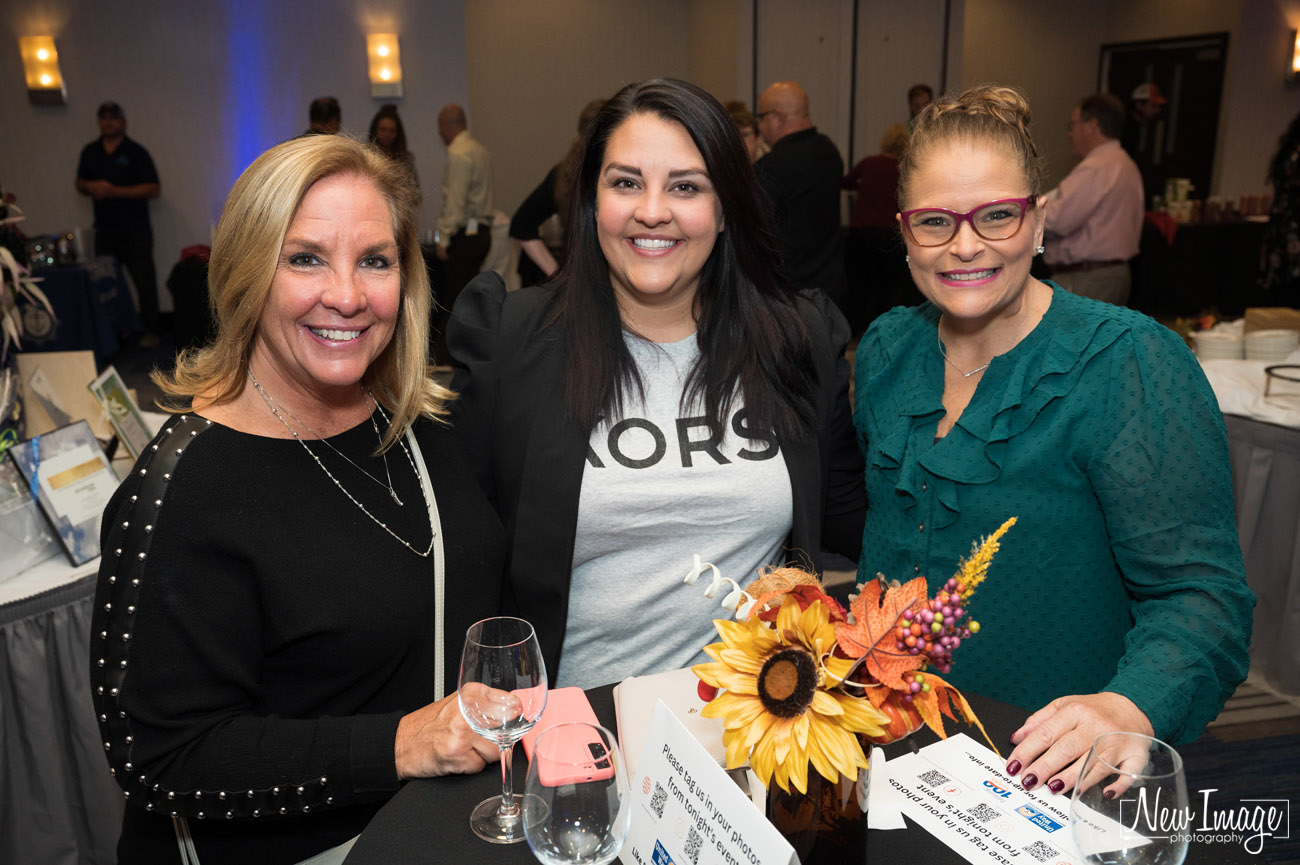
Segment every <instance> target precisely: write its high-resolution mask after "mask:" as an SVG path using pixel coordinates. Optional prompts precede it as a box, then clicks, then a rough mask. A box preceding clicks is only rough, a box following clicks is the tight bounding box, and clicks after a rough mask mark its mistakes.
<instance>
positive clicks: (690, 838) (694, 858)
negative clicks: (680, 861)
mask: <svg viewBox="0 0 1300 865" xmlns="http://www.w3.org/2000/svg"><path fill="white" fill-rule="evenodd" d="M703 844H704V839H703V838H702V837H701V836H700V833H699V832H697V831H695V827H693V826H692V827H691V830H690V831H689V832H687V833H686V858H687V859H690V860H691V865H698V863H699V861H700V847H701V846H703Z"/></svg>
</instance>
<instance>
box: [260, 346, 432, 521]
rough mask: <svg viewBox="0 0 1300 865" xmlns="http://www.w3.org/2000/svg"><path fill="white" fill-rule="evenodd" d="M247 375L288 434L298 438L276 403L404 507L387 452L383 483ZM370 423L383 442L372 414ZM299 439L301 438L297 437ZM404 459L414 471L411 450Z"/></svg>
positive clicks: (372, 402) (367, 393)
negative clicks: (394, 485) (385, 481)
mask: <svg viewBox="0 0 1300 865" xmlns="http://www.w3.org/2000/svg"><path fill="white" fill-rule="evenodd" d="M248 377H249V379H251V380H252V382H253V387H255V388H257V392H258V393H260V394H261V395H262V399H263V401H265V402H266V407H267V408H269V409H270V410H271V414H273V415H275V416H276V417H277V418H279V420H280V423H282V424H284V426H285V429H287V430H289V433H290V434H291V435H292V436H293V437H294V438H295V439H298V438H299V437H298V433H297V431H295V430H294V429H293V428H292V427H290V426H289V424H287V423H285V420H284V418H283V417H281V416H280V412H279V411H277V410H276V408H275V407H276V406H277V405H278V406H280V408H282V409H284V412H285V414H287V415H289V417H291V418H293V422H294V423H296V424H298V426H300V427H302V428H303V429H305V430H306V431H307V432H308V433H309V434H311V435H312V436H314V437H315V439H316V440H317V441H319V442H321V443H322V444H324V445H325V446H326V447H327V448H329V449H330V450H332V451H334V453H336V454H338V455H339V456H341V457H343V459H345V460H347V461H348V462H350V463H352V466H353V468H355V469H356V470H357V471H359V472H361V473H362V474H363V475H365V476H366V477H368V478H370V479H371V480H372V481H374V482H375V483H377V484H379V485H380V486H381V487H383V488H384V489H386V490H388V495H389V496H390V497H391V498H392V500H393V501H395V502H397V506H398V507H399V508H400V507H405V506H406V504H405V502H403V501H402V500H401V499H400V498H399V497H398V495H397V490H395V489H393V473H392V472H391V471H389V469H388V454H387V453H385V454H384V455H383V457H384V474H385V475H387V476H388V483H387V484H385V483H384V482H383V481H381V480H380V479H379V478H377V477H375V476H374V475H372V474H371V473H370V472H368V471H366V470H365V469H363V468H362V467H361V466H359V465H357V463H356V461H355V460H353V459H352V458H351V457H350V456H348V455H347V454H345V453H343V451H341V450H339V449H338V448H336V447H334V445H332V444H330V442H329V439H327V438H326V437H325V436H323V435H321V434H320V433H318V432H316V430H314V429H312V428H311V427H309V426H307V422H306V421H304V420H302V419H301V418H300V417H298V416H297V415H296V414H294V413H293V410H292V409H290V408H289V407H288V406H287V405H285V404H284V403H281V402H280V401H279V400H277V399H275V398H274V397H272V396H271V395H270V394H268V393H267V392H266V391H265V390H263V389H262V384H261V382H259V381H258V380H257V376H255V375H253V373H252V371H251V370H250V371H249V373H248ZM366 396H367V397H369V398H370V402H371V404H372V405H373V406H374V407H375V408H377V409H379V413H380V414H381V415H383V416H384V423H388V422H389V421H388V415H386V414H384V410H383V408H382V407H381V406H380V405H379V401H378V400H376V399H375V397H374V395H373V394H371V393H370V391H368V390H367V391H366ZM370 425H371V426H372V427H373V428H374V430H375V437H376V438H378V439H379V443H380V444H383V441H384V436H383V433H381V432H380V431H379V424H377V423H375V418H374V416H373V414H372V415H371V418H370ZM299 441H301V439H299ZM398 443H399V444H401V445H402V450H404V451H406V443H405V442H403V441H402V440H401V439H398ZM406 459H407V462H409V463H410V464H411V470H412V471H414V470H415V461H414V460H412V459H411V452H410V451H406Z"/></svg>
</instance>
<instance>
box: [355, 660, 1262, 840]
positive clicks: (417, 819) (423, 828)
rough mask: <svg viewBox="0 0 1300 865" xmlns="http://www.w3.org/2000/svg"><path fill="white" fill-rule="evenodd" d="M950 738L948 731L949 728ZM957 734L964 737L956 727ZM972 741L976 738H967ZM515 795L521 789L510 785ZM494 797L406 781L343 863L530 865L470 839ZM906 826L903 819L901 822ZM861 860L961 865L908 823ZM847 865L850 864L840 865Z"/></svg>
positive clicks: (521, 761)
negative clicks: (473, 817) (473, 815)
mask: <svg viewBox="0 0 1300 865" xmlns="http://www.w3.org/2000/svg"><path fill="white" fill-rule="evenodd" d="M587 697H588V699H589V700H590V701H591V705H592V708H593V709H595V710H596V716H597V717H598V718H599V719H600V722H601V723H602V724H604V725H605V726H606V727H608V728H609V729H611V730H614V729H615V724H614V698H613V686H612V685H606V686H603V687H600V688H593V689H592V690H590V691H588V692H587ZM966 697H967V699H968V700H969V701H970V703H971V706H972V707H973V708H974V709H975V712H976V714H978V715H979V718H980V721H982V722H983V724H984V726H985V727H986V728H987V729H988V731H989V735H990V736H992V737H993V741H994V742H997V743H999V747H1000V748H1002V751H1003V756H1005V755H1006V753H1008V752H1009V749H1008V748H1006V747H1004V746H1003V745H1002V743H1005V742H1006V741H1007V739H1008V737H1010V735H1011V734H1012V733H1013V732H1014V731H1015V730H1016V729H1017V728H1019V726H1020V725H1021V724H1022V723H1023V722H1024V720H1025V717H1026V715H1027V713H1026V712H1025V711H1024V710H1023V709H1018V708H1016V707H1015V706H1011V705H1008V704H1007V703H1002V702H999V701H997V700H993V699H991V698H988V697H981V696H979V695H978V694H966ZM948 726H949V728H950V730H951V729H952V728H953V727H954V725H953V724H951V723H949V725H948ZM959 729H965V728H961V727H959ZM972 735H974V736H976V737H978V735H979V734H978V732H972ZM935 741H937V737H936V736H935V735H934V733H932V732H931V731H930V730H929V729H926V728H922V729H921V730H919V731H918V732H917V733H915V734H913V735H912V736H911V737H909V738H908V739H907V740H905V741H903V742H896V743H894V744H892V745H889V746H888V747H887V749H886V753H887V754H888V755H889V756H891V757H892V756H895V755H901V754H903V753H906V752H907V750H908V749H909V748H910V747H912V746H913V745H915V746H917V747H923V746H925V745H929V744H930V743H932V742H935ZM514 774H515V778H516V779H522V778H523V777H524V776H525V774H527V761H526V758H525V756H524V754H523V750H522V749H521V748H516V749H515V770H514ZM515 788H516V791H518V790H519V789H522V785H521V784H520V783H519V781H518V780H516V784H515ZM500 792H501V773H500V771H498V770H497V767H496V766H488V767H487V769H485V770H483V771H482V772H480V773H478V774H476V775H453V776H450V777H445V778H429V779H421V780H416V781H410V782H408V783H407V784H406V786H405V787H403V788H402V790H401V791H400V792H398V794H397V795H396V796H394V797H393V798H392V800H391V801H389V803H388V804H387V805H385V806H384V807H383V808H381V809H380V811H379V813H378V814H376V815H375V817H374V819H373V820H371V821H370V825H369V826H367V827H366V830H365V831H364V832H362V833H361V837H360V838H359V839H357V843H356V844H355V845H354V846H353V848H352V850H351V852H350V853H349V854H348V856H347V858H346V859H345V860H344V865H428V863H432V862H456V863H463V865H480V863H481V865H510V863H519V865H524V863H535V862H536V861H537V860H536V858H535V857H534V856H533V854H532V851H530V850H529V848H528V845H527V844H526V843H523V844H512V845H498V844H489V843H487V842H486V841H481V840H479V838H477V837H476V836H475V835H474V833H473V832H471V831H470V828H469V812H470V811H471V810H472V809H473V807H474V806H475V805H477V804H478V803H479V802H480V801H482V800H483V799H486V798H488V797H489V796H492V795H494V794H499V793H500ZM905 819H907V818H905ZM867 853H868V856H869V859H870V860H874V861H879V862H893V861H898V862H925V863H935V865H943V863H961V862H965V861H966V860H965V859H964V858H962V856H961V855H959V854H958V853H956V852H954V851H953V850H952V849H951V848H949V847H948V846H947V845H945V844H944V843H943V842H942V841H940V840H939V839H938V838H936V837H934V836H933V835H931V834H930V833H929V832H927V831H926V830H924V829H922V828H921V827H919V826H918V825H917V824H916V823H914V822H912V821H911V820H910V819H907V828H906V829H901V830H890V831H885V830H875V829H873V830H871V831H869V832H868V833H867ZM1257 861H1258V859H1257V857H1254V856H1251V855H1249V854H1247V853H1246V852H1245V851H1244V850H1242V849H1241V848H1240V847H1239V846H1236V845H1228V844H1221V845H1215V846H1213V847H1211V846H1208V845H1203V846H1197V845H1192V847H1191V848H1190V849H1189V850H1188V853H1187V859H1186V862H1187V863H1188V865H1237V863H1241V865H1245V863H1255V862H1257ZM845 865H849V863H845Z"/></svg>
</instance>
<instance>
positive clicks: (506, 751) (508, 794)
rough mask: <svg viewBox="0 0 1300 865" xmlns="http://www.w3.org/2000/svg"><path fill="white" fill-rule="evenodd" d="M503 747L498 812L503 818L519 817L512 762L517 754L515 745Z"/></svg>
mask: <svg viewBox="0 0 1300 865" xmlns="http://www.w3.org/2000/svg"><path fill="white" fill-rule="evenodd" d="M500 747H501V809H500V810H499V811H498V812H497V813H498V814H500V815H501V816H502V817H518V816H519V803H518V802H516V801H515V800H514V792H515V789H514V776H513V773H512V771H511V762H512V758H513V757H514V754H515V746H514V743H513V742H511V743H510V744H509V745H502V746H500Z"/></svg>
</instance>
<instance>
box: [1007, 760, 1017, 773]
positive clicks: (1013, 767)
mask: <svg viewBox="0 0 1300 865" xmlns="http://www.w3.org/2000/svg"><path fill="white" fill-rule="evenodd" d="M1019 771H1020V761H1019V760H1012V761H1011V762H1010V763H1008V764H1007V774H1008V775H1014V774H1016V773H1017V772H1019Z"/></svg>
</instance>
